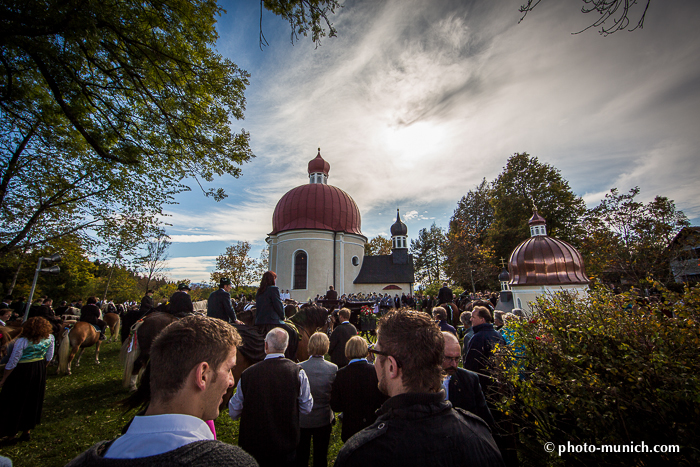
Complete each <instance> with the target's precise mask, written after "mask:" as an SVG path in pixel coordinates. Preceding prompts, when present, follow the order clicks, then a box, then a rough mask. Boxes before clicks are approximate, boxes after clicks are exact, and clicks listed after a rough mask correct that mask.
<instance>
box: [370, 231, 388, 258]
mask: <svg viewBox="0 0 700 467" xmlns="http://www.w3.org/2000/svg"><path fill="white" fill-rule="evenodd" d="M390 254H391V240H389V239H388V238H386V237H382V236H381V235H377V236H376V237H374V238H372V239H371V240H370V241H369V242H367V243H365V256H378V255H390Z"/></svg>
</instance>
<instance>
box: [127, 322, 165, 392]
mask: <svg viewBox="0 0 700 467" xmlns="http://www.w3.org/2000/svg"><path fill="white" fill-rule="evenodd" d="M176 320H177V318H176V317H175V316H173V315H171V314H170V313H163V312H159V311H156V312H153V313H149V314H148V315H146V316H145V317H144V318H143V319H142V320H140V321H139V322H137V323H136V324H135V325H134V327H133V332H132V333H131V335H130V337H129V338H128V339H126V340H125V341H124V344H123V345H122V348H121V353H120V358H121V360H122V363H123V365H124V378H123V385H124V387H125V388H129V390H131V391H135V390H136V381H137V380H138V376H139V373H140V372H141V369H142V368H143V367H144V366H145V365H146V362H148V359H149V357H150V354H151V344H152V343H153V340H154V339H155V338H156V336H157V335H158V334H159V333H160V332H161V331H162V330H163V329H165V328H166V327H167V326H168V325H169V324H170V323H172V322H173V321H176Z"/></svg>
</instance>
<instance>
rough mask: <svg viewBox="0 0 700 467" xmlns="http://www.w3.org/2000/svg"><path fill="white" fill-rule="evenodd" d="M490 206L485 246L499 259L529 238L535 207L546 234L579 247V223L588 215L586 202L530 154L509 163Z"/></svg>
mask: <svg viewBox="0 0 700 467" xmlns="http://www.w3.org/2000/svg"><path fill="white" fill-rule="evenodd" d="M489 203H490V204H491V206H492V207H493V222H492V224H491V226H490V227H489V228H488V234H487V239H486V242H487V244H488V245H489V246H490V247H491V248H492V249H493V252H494V254H495V257H496V258H509V257H510V254H511V252H512V251H513V249H514V248H515V247H516V246H517V245H518V244H519V243H520V242H522V241H523V240H525V239H527V238H529V237H530V230H529V226H528V220H529V219H530V217H532V210H533V207H535V206H536V207H537V210H538V212H539V213H540V215H541V216H542V217H544V218H545V220H546V221H547V233H548V234H549V235H551V236H552V237H557V238H559V239H560V240H564V241H566V242H569V243H571V244H573V245H574V246H578V245H579V241H580V239H581V237H582V233H583V232H582V230H581V228H580V220H581V219H582V218H583V216H584V215H585V214H586V206H585V204H584V202H583V199H582V198H581V197H580V196H577V195H576V194H575V193H574V192H573V191H572V190H571V187H570V186H569V182H568V181H566V180H565V179H564V178H563V177H562V176H561V173H560V172H559V170H558V169H556V168H554V167H552V166H551V165H549V164H546V163H542V162H540V161H539V160H538V159H537V158H536V157H533V156H531V155H529V154H527V153H516V154H514V155H513V156H511V157H510V158H509V159H508V162H507V163H506V166H505V167H504V168H503V172H501V173H500V174H499V175H498V177H496V180H494V182H493V184H492V186H491V190H490V199H489Z"/></svg>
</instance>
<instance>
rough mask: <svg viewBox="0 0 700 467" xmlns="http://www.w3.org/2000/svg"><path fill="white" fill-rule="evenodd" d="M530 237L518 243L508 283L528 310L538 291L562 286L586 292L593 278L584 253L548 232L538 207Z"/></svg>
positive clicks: (532, 218)
mask: <svg viewBox="0 0 700 467" xmlns="http://www.w3.org/2000/svg"><path fill="white" fill-rule="evenodd" d="M528 224H529V225H530V238H528V239H527V240H525V241H523V242H521V243H520V244H519V245H518V246H516V247H515V249H514V250H513V252H512V253H511V255H510V259H509V261H508V276H509V278H510V281H509V282H508V285H509V287H510V290H511V291H512V293H513V298H514V300H515V305H516V307H517V308H521V309H522V310H523V311H525V312H526V313H528V312H529V311H530V305H529V303H530V302H533V301H535V299H536V298H537V296H538V295H542V294H547V293H556V292H558V291H562V290H568V291H571V292H583V293H585V292H586V291H587V290H588V284H589V283H590V280H589V279H588V277H587V276H586V271H585V267H584V263H583V258H582V256H581V253H579V252H578V250H576V248H574V247H573V246H571V245H570V244H568V243H567V242H565V241H563V240H559V239H556V238H553V237H550V236H549V235H547V225H546V221H545V219H544V218H543V217H542V216H541V215H540V214H539V213H538V212H537V208H535V209H534V213H533V215H532V217H531V218H530V220H529V222H528Z"/></svg>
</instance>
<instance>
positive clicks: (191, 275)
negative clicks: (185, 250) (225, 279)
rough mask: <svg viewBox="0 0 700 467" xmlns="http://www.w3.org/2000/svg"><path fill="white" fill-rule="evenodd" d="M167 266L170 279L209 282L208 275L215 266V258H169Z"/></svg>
mask: <svg viewBox="0 0 700 467" xmlns="http://www.w3.org/2000/svg"><path fill="white" fill-rule="evenodd" d="M167 264H168V265H167V267H168V275H169V276H170V277H171V278H174V279H178V280H179V279H190V280H192V281H193V282H209V274H210V272H212V271H213V270H214V268H215V266H216V256H181V257H178V258H170V259H169V260H168V261H167Z"/></svg>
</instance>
